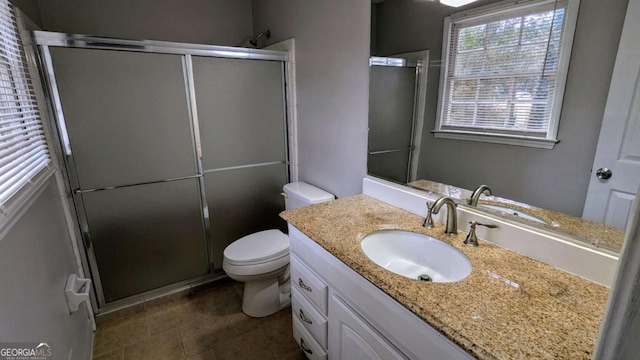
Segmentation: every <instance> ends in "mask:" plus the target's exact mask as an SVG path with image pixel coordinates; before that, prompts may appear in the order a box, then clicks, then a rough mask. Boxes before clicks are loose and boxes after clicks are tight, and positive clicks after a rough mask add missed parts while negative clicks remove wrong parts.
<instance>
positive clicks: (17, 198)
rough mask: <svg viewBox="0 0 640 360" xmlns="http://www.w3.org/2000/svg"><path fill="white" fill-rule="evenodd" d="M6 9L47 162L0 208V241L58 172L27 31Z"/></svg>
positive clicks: (18, 15) (20, 18) (20, 19)
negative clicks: (17, 39) (16, 38)
mask: <svg viewBox="0 0 640 360" xmlns="http://www.w3.org/2000/svg"><path fill="white" fill-rule="evenodd" d="M9 6H11V7H13V12H14V15H15V21H16V24H17V27H18V28H17V33H18V36H19V37H20V40H21V42H22V47H23V50H24V56H25V63H26V65H27V69H25V70H26V71H27V72H28V73H29V76H30V77H31V81H32V86H33V92H34V96H35V98H36V107H37V108H38V109H39V112H40V119H39V120H40V122H41V124H42V128H43V131H44V137H45V141H46V143H47V147H48V149H49V163H48V165H47V166H45V167H44V168H43V169H41V170H40V171H39V172H38V173H36V174H35V175H33V176H32V177H31V178H30V179H29V181H28V182H27V183H26V184H25V185H23V186H22V187H21V188H20V189H19V190H17V191H16V192H15V193H14V194H13V195H12V196H11V197H10V198H9V199H8V200H7V201H6V202H5V203H4V204H2V205H1V206H0V241H2V239H3V238H4V237H5V235H6V234H7V233H8V232H9V231H10V230H11V228H12V227H13V226H14V225H15V224H16V223H17V222H18V221H19V220H20V218H22V216H23V215H24V214H25V213H26V212H27V210H29V208H30V207H31V205H33V203H34V202H35V201H36V200H37V199H38V198H39V197H40V195H41V194H42V193H43V191H44V190H45V188H46V186H45V185H47V184H49V183H50V179H51V178H52V177H53V175H54V174H55V172H56V171H57V169H58V168H57V166H56V165H55V164H56V161H57V160H56V156H55V153H54V151H53V149H54V147H53V145H52V144H51V141H50V139H51V129H50V128H49V126H48V123H47V121H46V120H45V117H46V116H47V115H48V112H47V110H46V108H43V106H42V104H43V99H44V94H43V90H42V88H41V81H40V76H39V73H38V69H37V64H36V54H35V51H34V49H33V48H32V47H31V41H30V36H29V31H28V30H27V29H26V27H25V24H24V19H23V16H24V15H23V14H22V12H21V11H20V10H19V9H18V8H17V7H15V6H14V5H13V4H10V5H9Z"/></svg>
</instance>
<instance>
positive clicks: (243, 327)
mask: <svg viewBox="0 0 640 360" xmlns="http://www.w3.org/2000/svg"><path fill="white" fill-rule="evenodd" d="M225 313H226V314H227V315H228V316H229V321H230V322H231V326H233V329H234V330H235V331H236V334H238V335H243V334H246V333H248V332H249V331H252V330H255V329H258V328H261V327H262V326H263V325H264V324H265V319H266V318H252V317H251V316H248V315H247V314H245V313H243V312H242V306H241V305H240V304H237V305H236V306H233V307H231V306H230V307H227V309H226V310H225Z"/></svg>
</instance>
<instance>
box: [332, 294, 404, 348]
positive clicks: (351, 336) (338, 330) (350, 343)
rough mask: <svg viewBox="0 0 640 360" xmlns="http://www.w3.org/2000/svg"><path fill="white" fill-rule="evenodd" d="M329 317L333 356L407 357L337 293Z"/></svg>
mask: <svg viewBox="0 0 640 360" xmlns="http://www.w3.org/2000/svg"><path fill="white" fill-rule="evenodd" d="M329 316H330V319H329V358H330V359H336V360H340V359H344V360H375V359H377V360H392V359H406V357H405V356H404V355H402V354H401V353H400V352H399V351H398V350H396V349H395V348H394V347H393V346H392V345H390V344H389V343H388V342H387V341H386V340H385V339H384V338H383V337H382V336H380V335H379V334H378V333H377V332H376V331H375V330H374V329H373V328H372V327H371V326H370V325H369V324H368V323H367V322H366V321H364V319H362V318H361V317H360V316H359V315H358V314H357V313H356V312H355V311H353V310H352V309H351V307H350V306H349V305H347V304H346V303H345V302H344V301H343V300H342V299H341V298H340V297H338V296H337V295H335V294H334V295H332V296H331V297H330V299H329Z"/></svg>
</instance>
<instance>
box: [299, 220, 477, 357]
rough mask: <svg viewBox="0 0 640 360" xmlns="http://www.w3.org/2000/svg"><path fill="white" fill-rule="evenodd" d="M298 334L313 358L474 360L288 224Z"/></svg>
mask: <svg viewBox="0 0 640 360" xmlns="http://www.w3.org/2000/svg"><path fill="white" fill-rule="evenodd" d="M289 238H290V241H291V287H292V291H291V296H292V313H293V334H294V337H295V339H296V341H297V342H298V345H300V347H301V348H302V349H303V350H304V351H305V353H306V355H307V357H308V358H309V359H327V358H328V359H330V360H341V359H345V360H366V359H384V360H387V359H420V360H430V359H433V360H461V359H473V357H472V356H471V355H469V354H468V353H467V352H466V351H464V350H463V349H461V348H460V347H458V346H457V345H455V344H454V343H453V342H451V340H449V339H447V338H446V337H445V336H443V335H442V334H440V333H439V332H437V331H436V330H435V329H433V328H432V327H431V326H429V325H428V324H427V323H426V322H424V321H423V320H422V319H420V318H419V317H417V316H416V315H415V314H413V313H412V312H411V311H409V310H408V309H406V308H405V307H404V306H402V305H400V304H399V303H398V302H397V301H396V300H394V299H393V298H391V297H390V296H388V295H387V294H385V293H384V292H382V291H381V290H380V289H378V288H377V287H376V286H375V285H373V284H371V283H370V282H369V281H368V280H366V279H365V278H363V277H362V276H360V275H359V274H358V273H356V272H355V271H354V270H352V269H351V268H349V267H348V266H347V265H345V264H344V263H342V262H341V261H340V260H338V259H337V258H336V257H335V256H333V255H331V254H330V253H329V252H327V251H326V250H324V249H323V248H322V247H320V246H319V245H318V244H316V243H315V242H314V241H313V240H311V239H309V238H308V237H307V236H306V235H304V234H303V233H302V232H300V231H299V230H298V229H296V228H295V227H293V226H291V225H289Z"/></svg>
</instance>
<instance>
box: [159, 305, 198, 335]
mask: <svg viewBox="0 0 640 360" xmlns="http://www.w3.org/2000/svg"><path fill="white" fill-rule="evenodd" d="M147 312H148V319H149V328H150V330H151V334H152V335H155V334H159V333H161V332H165V331H167V330H170V329H173V328H177V327H179V326H180V325H183V324H186V323H187V322H189V321H191V320H193V319H194V318H196V317H198V314H199V312H198V307H197V306H196V304H195V302H194V301H192V300H191V299H189V298H184V299H180V300H176V301H172V302H170V303H166V304H162V305H159V306H155V307H152V308H150V309H148V310H147Z"/></svg>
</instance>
